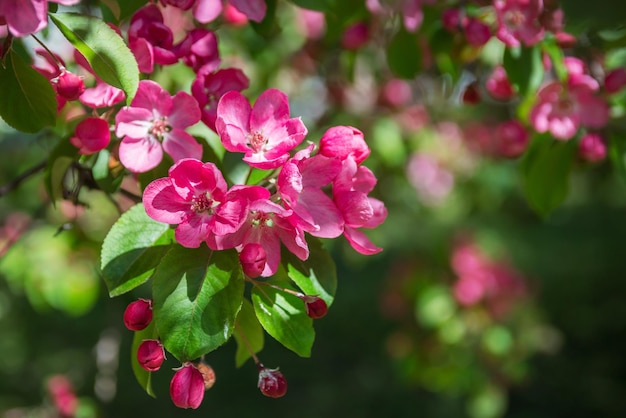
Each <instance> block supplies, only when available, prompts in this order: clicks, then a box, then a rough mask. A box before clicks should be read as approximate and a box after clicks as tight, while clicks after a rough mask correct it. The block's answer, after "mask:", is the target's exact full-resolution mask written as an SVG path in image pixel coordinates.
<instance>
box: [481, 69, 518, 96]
mask: <svg viewBox="0 0 626 418" xmlns="http://www.w3.org/2000/svg"><path fill="white" fill-rule="evenodd" d="M485 88H486V89H487V91H488V92H489V94H491V96H493V97H494V98H495V99H498V100H509V99H510V98H512V97H513V96H514V95H515V90H514V89H513V86H512V85H511V82H510V81H509V78H508V76H507V74H506V70H505V69H504V67H503V66H501V65H498V66H497V67H496V68H494V69H493V72H492V73H491V75H490V76H489V78H488V79H487V81H486V82H485Z"/></svg>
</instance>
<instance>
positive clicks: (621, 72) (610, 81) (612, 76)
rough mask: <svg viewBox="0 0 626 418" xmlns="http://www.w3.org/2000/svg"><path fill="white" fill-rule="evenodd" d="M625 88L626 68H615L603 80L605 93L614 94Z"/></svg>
mask: <svg viewBox="0 0 626 418" xmlns="http://www.w3.org/2000/svg"><path fill="white" fill-rule="evenodd" d="M624 86H626V68H616V69H614V70H612V71H610V72H609V73H608V74H607V75H606V77H605V78H604V89H605V90H606V92H607V93H616V92H618V91H620V90H621V89H622V88H624Z"/></svg>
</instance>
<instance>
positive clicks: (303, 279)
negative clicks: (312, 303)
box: [282, 237, 337, 306]
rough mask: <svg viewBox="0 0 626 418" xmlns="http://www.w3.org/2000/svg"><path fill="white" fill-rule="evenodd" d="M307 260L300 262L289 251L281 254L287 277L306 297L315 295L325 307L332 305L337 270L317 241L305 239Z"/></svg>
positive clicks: (311, 238) (335, 288) (335, 289)
mask: <svg viewBox="0 0 626 418" xmlns="http://www.w3.org/2000/svg"><path fill="white" fill-rule="evenodd" d="M307 242H308V244H309V258H308V259H306V260H305V261H302V260H300V259H299V258H298V257H296V256H295V255H293V254H292V253H291V252H289V251H284V252H283V254H282V260H283V264H285V266H286V269H287V275H288V276H289V278H290V279H291V280H293V281H294V282H295V283H296V284H297V285H298V287H299V288H300V289H301V290H302V291H303V292H304V293H305V294H307V295H315V296H319V297H320V298H322V299H324V302H326V305H328V306H330V305H331V304H332V303H333V299H334V297H335V292H336V291H337V270H336V268H335V262H334V261H333V259H332V257H331V256H330V254H329V253H328V251H326V250H325V249H324V247H322V243H321V241H320V240H319V239H316V238H313V237H310V238H307Z"/></svg>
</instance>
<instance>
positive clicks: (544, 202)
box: [520, 135, 576, 217]
mask: <svg viewBox="0 0 626 418" xmlns="http://www.w3.org/2000/svg"><path fill="white" fill-rule="evenodd" d="M575 150H576V141H573V140H570V141H566V142H563V141H557V140H555V139H553V138H552V137H551V136H550V135H535V137H534V138H533V141H532V143H531V146H530V148H529V150H528V151H527V153H526V155H525V156H524V158H523V160H522V164H521V166H520V169H521V175H522V182H523V188H524V193H525V195H526V199H527V200H528V203H529V204H530V206H531V207H532V208H533V209H534V210H535V211H536V212H537V213H538V214H539V215H541V216H543V217H546V216H547V215H548V214H549V213H550V212H552V211H553V210H554V209H556V208H557V207H558V206H559V205H560V204H561V202H563V200H564V199H565V197H566V196H567V192H568V190H569V174H570V170H571V167H572V161H573V158H574V152H575Z"/></svg>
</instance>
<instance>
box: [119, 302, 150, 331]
mask: <svg viewBox="0 0 626 418" xmlns="http://www.w3.org/2000/svg"><path fill="white" fill-rule="evenodd" d="M151 321H152V301H151V300H147V299H137V300H136V301H134V302H131V303H129V304H128V306H127V307H126V310H125V311H124V325H126V328H128V329H129V330H131V331H141V330H142V329H144V328H145V327H147V326H148V325H149V324H150V322H151Z"/></svg>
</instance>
